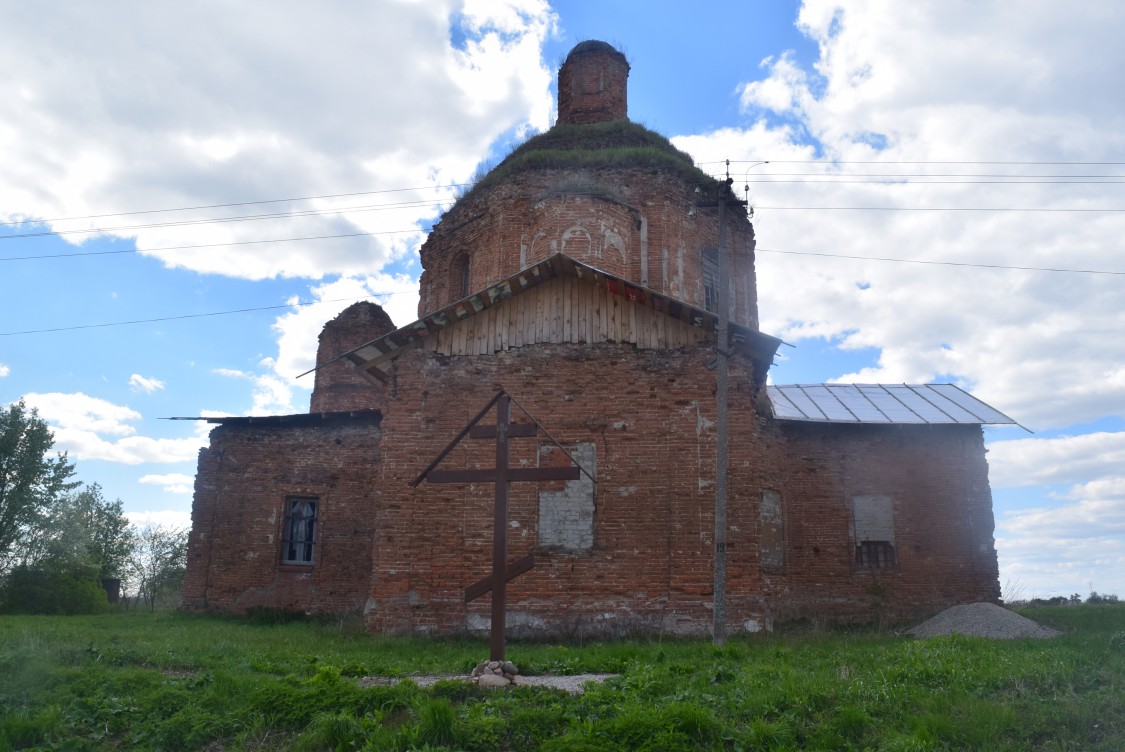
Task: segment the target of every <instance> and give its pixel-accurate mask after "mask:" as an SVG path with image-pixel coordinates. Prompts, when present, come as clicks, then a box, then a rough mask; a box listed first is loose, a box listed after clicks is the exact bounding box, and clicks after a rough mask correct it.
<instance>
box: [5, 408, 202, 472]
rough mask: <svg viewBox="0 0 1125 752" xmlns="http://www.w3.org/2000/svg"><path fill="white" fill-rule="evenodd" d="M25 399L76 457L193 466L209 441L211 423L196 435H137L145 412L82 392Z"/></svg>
mask: <svg viewBox="0 0 1125 752" xmlns="http://www.w3.org/2000/svg"><path fill="white" fill-rule="evenodd" d="M23 398H24V400H25V401H26V402H27V404H28V406H30V407H34V408H35V409H37V410H38V411H39V416H40V417H41V418H42V419H43V420H45V421H46V422H47V423H48V425H50V427H51V431H52V432H53V433H54V435H55V449H56V450H58V451H60V452H67V453H69V455H70V456H71V458H72V459H78V460H105V461H107V462H120V463H122V464H126V465H139V464H141V463H143V462H157V463H174V462H193V461H195V459H196V457H197V456H198V454H199V449H200V448H201V447H203V446H205V445H206V442H207V433H208V430H209V426H208V425H207V424H205V423H200V424H197V425H196V426H195V429H194V433H193V435H191V436H187V437H183V438H175V439H166V438H153V437H149V436H137V435H135V434H136V432H137V431H136V428H134V427H133V426H132V425H130V423H135V422H137V421H139V420H140V419H141V417H142V416H141V414H140V413H138V412H136V411H135V410H132V409H131V408H129V407H126V406H124V405H115V404H113V403H112V402H109V401H107V400H103V399H100V398H98V397H90V396H88V395H86V394H82V393H71V394H63V393H59V392H51V393H46V394H37V393H34V392H32V393H29V394H25V395H24V397H23ZM106 436H108V437H110V438H106Z"/></svg>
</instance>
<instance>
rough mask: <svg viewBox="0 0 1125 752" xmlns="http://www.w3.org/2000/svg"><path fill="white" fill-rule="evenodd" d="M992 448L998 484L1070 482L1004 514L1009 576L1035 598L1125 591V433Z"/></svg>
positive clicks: (1000, 547)
mask: <svg viewBox="0 0 1125 752" xmlns="http://www.w3.org/2000/svg"><path fill="white" fill-rule="evenodd" d="M988 451H989V453H988V464H989V477H990V480H991V481H992V485H993V486H994V487H998V488H1003V487H1033V486H1046V487H1051V486H1055V487H1057V486H1068V487H1069V488H1067V489H1066V490H1063V491H1054V492H1050V493H1045V494H1044V495H1043V496H1042V499H1041V502H1040V503H1038V504H1033V505H1032V506H1029V507H1026V508H1019V509H1010V510H1007V511H1005V512H1003V513H1001V514H999V515H998V516H997V520H996V541H997V544H996V545H997V551H998V554H999V557H1000V562H1001V567H1002V570H1003V571H1004V572H1005V576H1006V577H1007V578H1008V579H1011V580H1014V581H1017V582H1022V583H1034V585H1035V587H1036V588H1038V589H1040V590H1041V592H1035V593H1024V595H1026V596H1028V597H1030V596H1046V597H1050V596H1055V595H1071V594H1073V593H1080V594H1084V593H1086V592H1087V591H1088V590H1091V589H1092V590H1099V591H1100V592H1103V593H1104V592H1111V593H1112V592H1116V593H1125V432H1099V433H1091V434H1085V435H1080V436H1062V437H1058V438H1052V439H1039V438H1029V439H1014V440H1010V441H996V442H992V443H991V444H989V449H988Z"/></svg>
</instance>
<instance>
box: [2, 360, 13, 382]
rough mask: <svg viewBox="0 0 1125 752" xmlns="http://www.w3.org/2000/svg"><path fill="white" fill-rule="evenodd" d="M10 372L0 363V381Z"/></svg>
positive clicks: (10, 370)
mask: <svg viewBox="0 0 1125 752" xmlns="http://www.w3.org/2000/svg"><path fill="white" fill-rule="evenodd" d="M11 372H12V369H11V368H9V367H8V366H6V365H4V364H3V363H0V379H2V378H4V377H5V376H7V375H8V374H9V373H11Z"/></svg>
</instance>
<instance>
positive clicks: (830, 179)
mask: <svg viewBox="0 0 1125 752" xmlns="http://www.w3.org/2000/svg"><path fill="white" fill-rule="evenodd" d="M821 177H823V178H825V179H824V180H804V179H802V180H793V179H785V180H773V179H771V177H770V176H768V175H766V176H762V177H754V178H748V179H747V180H744V181H743V182H746V183H801V184H805V185H841V184H849V183H862V184H875V185H1117V184H1119V183H1125V180H1121V179H1119V178H1118V176H1116V175H1114V176H1112V177H1109V178H1106V179H1105V180H1068V179H1065V178H1064V179H1060V180H1023V179H1020V178H1018V177H1017V176H1013V178H1015V179H1013V180H894V179H892V178H877V179H872V180H868V179H864V178H851V177H841V178H840V179H836V176H834V175H823V176H821Z"/></svg>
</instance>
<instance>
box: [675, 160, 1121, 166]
mask: <svg viewBox="0 0 1125 752" xmlns="http://www.w3.org/2000/svg"><path fill="white" fill-rule="evenodd" d="M727 161H728V160H725V159H716V160H712V161H710V162H696V164H697V165H705V164H723V163H725V162H727ZM729 161H730V164H749V163H751V162H752V163H754V164H834V165H836V164H862V165H896V164H901V165H920V164H921V165H1019V166H1037V165H1044V166H1046V165H1051V166H1063V167H1100V166H1106V167H1112V166H1117V165H1125V162H1038V161H1023V162H1020V161H1008V162H1004V161H990V160H978V159H966V160H960V161H958V160H950V159H947V160H909V159H869V160H854V159H853V160H846V159H845V160H835V159H731V160H729Z"/></svg>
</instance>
